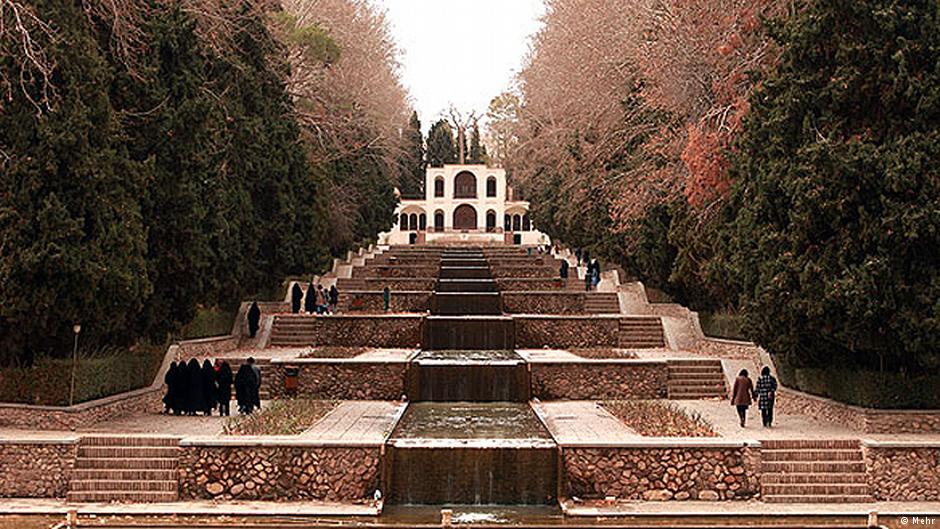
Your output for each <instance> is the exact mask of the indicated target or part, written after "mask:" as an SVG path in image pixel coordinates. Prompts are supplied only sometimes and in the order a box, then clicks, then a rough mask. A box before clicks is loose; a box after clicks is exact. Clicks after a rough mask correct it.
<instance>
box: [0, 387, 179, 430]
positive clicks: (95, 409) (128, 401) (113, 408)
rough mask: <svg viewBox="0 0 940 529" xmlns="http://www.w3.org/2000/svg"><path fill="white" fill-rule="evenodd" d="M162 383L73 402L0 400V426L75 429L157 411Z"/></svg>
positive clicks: (160, 405) (161, 405) (160, 406)
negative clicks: (47, 403) (49, 403)
mask: <svg viewBox="0 0 940 529" xmlns="http://www.w3.org/2000/svg"><path fill="white" fill-rule="evenodd" d="M162 398H163V389H162V387H149V388H144V389H138V390H135V391H130V392H127V393H121V394H118V395H112V396H110V397H105V398H102V399H97V400H92V401H88V402H83V403H81V404H76V405H75V406H71V407H68V406H61V407H60V406H31V405H28V404H0V426H4V427H9V428H24V429H28V430H75V429H76V428H79V427H82V426H88V425H90V424H95V423H98V422H101V421H106V420H110V419H114V418H117V417H123V416H125V415H130V414H133V413H158V412H159V411H160V410H162V409H163V403H162V400H161V399H162Z"/></svg>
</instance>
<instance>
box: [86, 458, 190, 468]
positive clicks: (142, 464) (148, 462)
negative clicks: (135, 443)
mask: <svg viewBox="0 0 940 529" xmlns="http://www.w3.org/2000/svg"><path fill="white" fill-rule="evenodd" d="M178 464H179V459H178V458H176V457H160V458H153V457H79V458H77V459H76V460H75V468H76V469H88V470H92V469H94V470H176V467H177V465H178Z"/></svg>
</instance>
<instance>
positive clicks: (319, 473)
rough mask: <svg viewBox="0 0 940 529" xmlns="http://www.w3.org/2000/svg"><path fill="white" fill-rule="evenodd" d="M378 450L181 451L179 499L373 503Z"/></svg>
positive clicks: (252, 448) (257, 448)
mask: <svg viewBox="0 0 940 529" xmlns="http://www.w3.org/2000/svg"><path fill="white" fill-rule="evenodd" d="M379 450H380V448H379V447H329V446H298V445H291V444H286V445H285V446H276V445H264V446H251V445H250V444H247V445H243V446H236V445H232V446H183V447H182V449H181V451H180V465H179V480H180V485H179V486H180V499H183V500H194V499H211V500H325V501H354V500H362V499H367V498H372V495H373V493H374V491H375V489H376V488H377V487H378V485H379V473H380V472H379V469H380V462H379V461H380V453H379Z"/></svg>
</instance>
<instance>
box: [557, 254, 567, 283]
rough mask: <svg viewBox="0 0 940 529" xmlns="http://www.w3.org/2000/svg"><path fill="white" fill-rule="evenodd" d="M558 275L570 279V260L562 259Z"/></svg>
mask: <svg viewBox="0 0 940 529" xmlns="http://www.w3.org/2000/svg"><path fill="white" fill-rule="evenodd" d="M558 276H559V277H561V278H562V279H568V260H567V259H562V260H561V267H560V268H559V269H558Z"/></svg>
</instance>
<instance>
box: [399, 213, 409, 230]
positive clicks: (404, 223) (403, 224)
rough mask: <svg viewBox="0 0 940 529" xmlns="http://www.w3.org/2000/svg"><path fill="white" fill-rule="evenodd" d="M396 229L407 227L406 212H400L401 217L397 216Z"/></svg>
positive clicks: (405, 228)
mask: <svg viewBox="0 0 940 529" xmlns="http://www.w3.org/2000/svg"><path fill="white" fill-rule="evenodd" d="M398 229H400V230H401V231H405V230H407V229H408V214H407V213H402V214H401V217H399V218H398Z"/></svg>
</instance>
